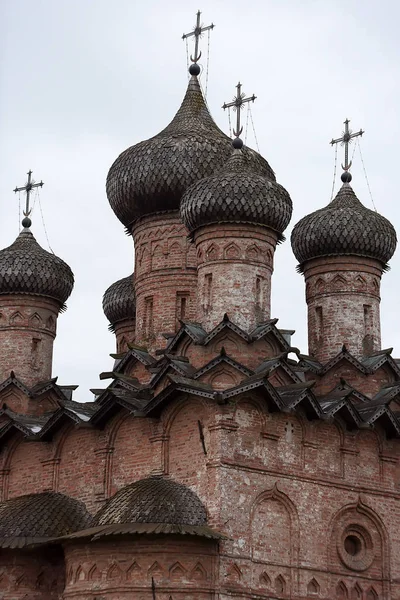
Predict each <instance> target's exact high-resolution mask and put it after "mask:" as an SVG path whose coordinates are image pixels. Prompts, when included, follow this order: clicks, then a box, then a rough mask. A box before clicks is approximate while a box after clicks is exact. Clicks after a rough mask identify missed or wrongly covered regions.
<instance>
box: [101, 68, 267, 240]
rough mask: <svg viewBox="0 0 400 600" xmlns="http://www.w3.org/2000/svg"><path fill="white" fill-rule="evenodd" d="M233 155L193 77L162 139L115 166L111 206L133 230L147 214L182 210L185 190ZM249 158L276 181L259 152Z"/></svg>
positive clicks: (121, 158)
mask: <svg viewBox="0 0 400 600" xmlns="http://www.w3.org/2000/svg"><path fill="white" fill-rule="evenodd" d="M192 66H193V65H192ZM231 151H232V146H231V140H230V139H229V138H228V137H227V136H226V135H225V134H224V133H223V132H222V131H221V130H220V129H219V128H218V127H217V125H216V124H215V123H214V121H213V119H212V117H211V115H210V113H209V110H208V108H207V105H206V103H205V100H204V97H203V94H202V91H201V88H200V84H199V82H198V79H197V77H196V76H195V75H192V77H191V79H190V82H189V86H188V88H187V92H186V95H185V98H184V100H183V102H182V105H181V107H180V109H179V110H178V112H177V114H176V115H175V117H174V119H173V120H172V121H171V123H170V124H169V125H168V126H167V127H166V128H165V129H164V130H163V131H161V132H160V133H159V134H158V135H156V136H154V137H152V138H150V139H149V140H146V141H143V142H140V143H139V144H136V145H135V146H131V147H130V148H128V149H127V150H125V152H123V153H122V154H121V155H120V156H119V157H118V158H117V160H116V161H115V162H114V164H113V165H112V166H111V169H110V171H109V173H108V177H107V196H108V201H109V202H110V205H111V208H112V209H113V211H114V212H115V214H116V216H117V217H118V219H119V220H120V221H121V222H122V223H123V224H124V225H125V226H126V227H127V228H128V229H129V228H130V226H131V225H132V223H134V221H136V220H137V219H138V218H139V217H142V216H144V215H147V214H152V213H158V212H165V211H171V210H178V209H179V204H180V200H181V197H182V194H183V193H184V192H185V190H186V189H187V188H188V187H189V186H190V185H191V184H193V183H194V182H195V181H198V180H199V179H203V178H204V177H207V176H209V175H211V174H212V173H214V172H215V171H217V170H218V169H219V168H220V167H221V166H222V165H223V164H224V163H225V162H226V160H227V159H228V158H229V156H230V154H231ZM244 154H245V155H246V156H249V157H251V158H252V160H253V161H254V162H255V163H256V164H257V167H258V169H259V171H260V173H262V174H264V175H265V176H266V177H268V179H270V180H271V181H274V180H275V176H274V173H273V171H272V169H271V167H270V166H269V164H268V163H267V161H266V160H264V159H263V158H262V157H261V156H260V155H259V154H257V153H256V152H254V150H251V149H249V148H246V149H244Z"/></svg>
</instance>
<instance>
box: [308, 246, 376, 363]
mask: <svg viewBox="0 0 400 600" xmlns="http://www.w3.org/2000/svg"><path fill="white" fill-rule="evenodd" d="M304 276H305V281H306V300H307V305H308V347H309V354H311V355H312V356H315V357H316V358H317V359H318V360H319V361H320V362H326V361H327V360H329V359H330V358H332V357H333V356H335V355H336V354H338V352H340V350H341V348H342V346H343V344H345V345H346V347H347V349H348V350H349V351H350V352H351V353H352V354H354V355H355V356H356V357H357V358H360V357H362V356H365V355H368V354H372V353H373V352H375V351H377V350H380V348H381V324H380V312H379V305H380V281H381V276H382V265H381V263H379V262H378V261H376V260H373V259H368V258H362V257H358V256H338V257H324V258H317V259H314V260H310V261H308V262H307V263H306V265H305V269H304Z"/></svg>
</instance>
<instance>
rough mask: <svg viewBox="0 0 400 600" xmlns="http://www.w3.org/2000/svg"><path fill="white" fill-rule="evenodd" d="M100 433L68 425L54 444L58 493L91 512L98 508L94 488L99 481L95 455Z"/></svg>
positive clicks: (97, 461) (98, 464) (97, 462)
mask: <svg viewBox="0 0 400 600" xmlns="http://www.w3.org/2000/svg"><path fill="white" fill-rule="evenodd" d="M98 435H99V432H98V430H96V429H89V428H86V427H76V426H74V425H73V424H69V425H67V426H66V427H65V428H64V429H63V430H62V431H61V434H60V436H59V439H58V440H57V442H56V444H55V450H54V458H53V460H54V464H55V469H56V477H55V491H58V492H60V493H62V494H65V495H67V496H71V497H72V498H76V499H77V500H81V501H82V502H84V503H85V504H86V506H87V508H88V510H89V511H91V512H93V511H95V510H97V509H98V505H97V504H96V502H95V499H94V494H93V489H92V488H93V486H94V485H95V483H96V482H97V481H98V480H99V473H98V471H99V466H100V462H99V460H98V458H97V456H96V454H95V452H94V449H95V448H96V445H97V437H98Z"/></svg>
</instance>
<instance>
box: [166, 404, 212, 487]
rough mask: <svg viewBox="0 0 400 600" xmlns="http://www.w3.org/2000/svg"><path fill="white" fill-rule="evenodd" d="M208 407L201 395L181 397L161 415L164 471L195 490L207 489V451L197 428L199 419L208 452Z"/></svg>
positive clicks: (209, 408) (209, 409)
mask: <svg viewBox="0 0 400 600" xmlns="http://www.w3.org/2000/svg"><path fill="white" fill-rule="evenodd" d="M211 410H212V409H211V407H210V405H209V403H207V402H205V401H204V400H203V399H201V398H190V397H184V398H182V399H181V400H179V401H178V402H176V403H174V405H173V406H171V407H170V408H169V410H168V412H167V413H166V414H165V415H163V421H164V432H165V436H164V437H165V441H164V452H165V467H166V471H167V473H168V474H169V475H171V477H172V478H174V479H176V480H177V481H181V482H182V483H184V484H186V485H189V486H193V487H195V489H196V491H197V493H201V491H202V492H203V493H204V491H205V490H206V489H207V469H206V462H207V455H205V453H204V449H203V444H202V440H201V436H200V431H199V424H198V423H199V422H200V423H201V427H202V432H203V435H204V444H205V447H206V451H208V453H209V452H210V435H209V431H208V427H207V424H208V421H209V416H210V411H211Z"/></svg>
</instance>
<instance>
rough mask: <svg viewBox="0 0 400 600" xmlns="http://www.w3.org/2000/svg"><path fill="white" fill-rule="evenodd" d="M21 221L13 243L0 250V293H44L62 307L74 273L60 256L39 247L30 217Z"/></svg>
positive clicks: (72, 285)
mask: <svg viewBox="0 0 400 600" xmlns="http://www.w3.org/2000/svg"><path fill="white" fill-rule="evenodd" d="M22 224H23V225H24V228H23V230H22V231H21V233H20V234H19V236H18V237H17V239H16V240H15V242H14V243H13V244H11V246H8V248H4V250H0V294H31V295H37V296H47V297H49V298H54V299H55V300H57V301H58V302H59V303H60V305H61V307H63V306H64V303H65V301H66V300H67V298H69V296H70V294H71V292H72V288H73V287H74V275H73V273H72V271H71V269H70V267H69V266H68V265H67V264H66V263H65V262H64V261H63V260H61V258H58V256H55V255H54V254H51V253H50V252H47V251H46V250H43V248H42V247H41V246H39V244H38V243H37V241H36V240H35V238H34V236H33V235H32V233H31V231H30V229H29V227H30V224H31V221H30V219H29V218H27V217H26V218H25V219H24V220H23V222H22Z"/></svg>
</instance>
